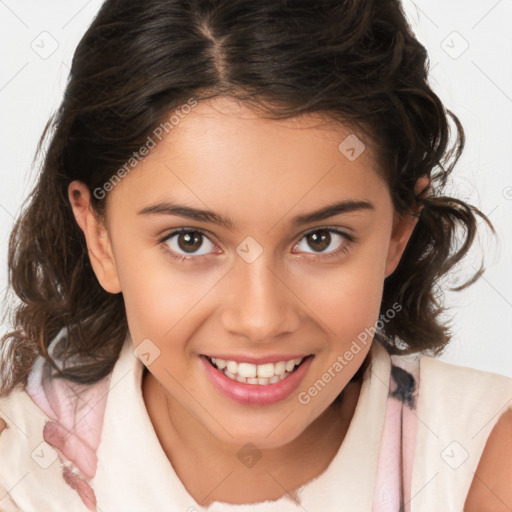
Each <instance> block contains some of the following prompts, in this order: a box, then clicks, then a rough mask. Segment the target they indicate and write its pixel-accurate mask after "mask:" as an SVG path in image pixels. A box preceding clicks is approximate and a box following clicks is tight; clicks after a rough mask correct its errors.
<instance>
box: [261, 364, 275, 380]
mask: <svg viewBox="0 0 512 512" xmlns="http://www.w3.org/2000/svg"><path fill="white" fill-rule="evenodd" d="M274 375H275V374H274V363H267V364H259V365H258V377H266V378H268V379H270V377H273V376H274Z"/></svg>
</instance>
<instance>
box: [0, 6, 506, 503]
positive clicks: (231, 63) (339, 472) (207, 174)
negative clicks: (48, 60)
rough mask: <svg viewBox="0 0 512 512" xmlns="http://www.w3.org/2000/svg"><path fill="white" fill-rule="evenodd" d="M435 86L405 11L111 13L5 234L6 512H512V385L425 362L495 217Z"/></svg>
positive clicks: (82, 59)
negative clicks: (465, 184) (458, 177)
mask: <svg viewBox="0 0 512 512" xmlns="http://www.w3.org/2000/svg"><path fill="white" fill-rule="evenodd" d="M426 69H427V55H426V51H425V49H424V48H423V47H422V46H421V45H420V44H419V43H418V41H417V40H416V39H415V38H414V36H413V34H412V32H411V30H410V28H409V26H408V25H407V22H406V20H405V17H404V14H403V12H402V10H401V7H400V4H399V3H398V2H397V1H388V0H379V1H371V0H365V1H356V0H341V1H340V0H336V1H331V0H322V1H318V0H315V1H309V2H298V1H297V2H287V1H284V0H283V1H277V0H272V1H267V0H262V1H259V2H248V1H246V0H236V1H233V0H230V1H220V0H218V1H209V2H202V1H195V0H192V1H188V2H180V1H177V0H165V1H164V0H149V1H146V2H140V1H135V0H117V1H116V0H107V1H106V2H105V4H104V5H103V7H102V9H101V11H100V12H99V14H98V15H97V17H96V18H95V20H94V21H93V23H92V25H91V27H90V28H89V29H88V30H87V32H86V34H85V35H84V37H83V39H82V40H81V42H80V44H79V45H78V48H77V50H76V53H75V56H74V59H73V65H72V69H71V74H70V78H69V83H68V86H67V88H66V92H65V97H64V99H63V101H62V104H61V106H60V108H59V110H58V112H57V114H56V115H55V116H54V118H53V120H52V121H51V122H49V124H48V125H47V128H46V130H45V133H44V134H43V137H42V141H43V140H46V138H47V137H49V139H50V140H49V147H48V150H47V153H46V157H45V161H44V165H43V167H42V169H41V172H40V175H39V180H38V182H37V184H36V186H35V188H34V190H33V192H32V194H31V195H30V198H29V204H28V205H27V207H26V208H25V210H24V212H23V213H22V215H21V216H20V218H19V219H18V221H17V223H16V225H15V227H14V229H13V231H12V234H11V239H10V248H9V270H10V274H9V277H10V284H11V286H12V287H13V290H14V291H15V292H16V294H17V296H18V297H19V299H20V304H17V305H16V307H15V314H14V316H13V330H12V331H11V332H9V333H7V335H6V336H5V337H4V339H3V347H2V350H3V361H2V377H3V379H2V388H1V392H2V399H1V400H0V418H1V419H0V510H2V511H8V512H13V511H23V512H35V511H37V512H41V511H49V510H51V511H52V512H57V511H66V512H69V511H75V510H76V511H85V510H98V511H121V510H122V511H123V512H126V511H145V510H148V511H154V510H158V511H173V512H174V511H188V512H192V511H199V510H208V511H210V512H211V511H214V512H215V511H258V512H260V511H283V512H286V511H288V510H290V511H291V510H310V511H318V510H321V511H323V512H329V511H334V510H340V509H341V508H343V509H344V510H351V511H368V510H377V511H393V512H395V511H396V512H398V511H399V510H406V511H414V512H415V511H429V512H431V511H434V510H456V511H460V510H464V511H466V512H468V511H473V510H478V511H480V512H481V511H485V510H492V511H494V512H495V511H496V510H509V509H510V508H511V507H512V492H511V487H512V486H510V482H511V481H512V464H511V460H512V447H511V439H512V410H511V407H512V379H509V378H506V377H504V376H501V375H497V374H493V373H488V372H481V371H478V370H473V369H470V368H463V367H459V366H456V365H450V364H447V363H443V362H441V361H439V360H437V359H435V355H437V354H439V353H440V352H441V351H442V349H443V348H444V347H445V346H446V345H447V343H449V340H450V336H449V330H448V327H447V326H446V325H445V324H443V322H442V320H441V318H440V314H441V313H442V311H443V307H442V298H441V297H440V296H439V291H440V290H439V283H440V279H441V278H442V277H443V276H445V275H446V273H447V272H448V271H449V270H450V269H451V268H453V266H454V265H455V264H456V263H458V262H459V261H460V260H461V259H462V258H463V256H464V255H465V254H466V253H467V251H468V249H469V247H470V246H471V243H472V241H473V238H474V236H475V232H476V220H477V217H478V216H480V217H481V218H482V219H483V220H484V221H486V222H487V223H488V224H489V226H490V223H489V222H488V219H486V217H485V216H484V215H483V214H482V213H481V212H479V210H477V209H476V208H475V207H473V206H471V205H468V204H465V203H464V202H462V201H460V200H457V199H454V198H451V197H446V196H444V195H443V186H444V185H445V183H446V180H447V178H448V176H449V174H450V172H451V171H452V169H453V166H454V165H455V163H456V161H457V159H458V157H459V155H460V153H461V151H462V149H463V147H464V132H463V129H462V127H461V125H460V123H459V120H458V119H457V117H456V116H455V115H453V114H452V113H450V112H447V111H446V110H445V109H444V108H443V105H442V104H441V102H440V100H439V98H438V97H437V96H436V95H435V94H434V92H433V91H432V90H431V89H430V87H429V85H428V83H427V73H426ZM449 119H451V120H452V121H453V123H454V124H453V127H454V128H455V135H456V137H455V141H454V146H453V147H450V146H449V144H448V139H449V131H450V127H451V126H450V124H449ZM42 141H41V142H42ZM491 228H492V226H491Z"/></svg>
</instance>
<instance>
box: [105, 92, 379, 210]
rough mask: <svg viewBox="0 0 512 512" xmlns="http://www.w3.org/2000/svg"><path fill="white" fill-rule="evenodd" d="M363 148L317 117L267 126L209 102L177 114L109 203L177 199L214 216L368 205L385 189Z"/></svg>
mask: <svg viewBox="0 0 512 512" xmlns="http://www.w3.org/2000/svg"><path fill="white" fill-rule="evenodd" d="M365 142H366V143H367V144H365ZM368 143H369V141H368V140H366V139H365V138H364V136H361V135H356V134H354V133H352V131H351V130H350V129H349V128H348V127H345V126H342V125H340V124H339V123H334V122H333V121H331V120H330V119H329V118H327V117H325V116H322V115H320V114H306V115H300V116H296V117H293V118H290V119H285V120H273V119H266V118H264V117H261V115H258V114H257V113H256V112H255V111H254V110H252V109H250V108H249V107H247V106H246V105H244V104H243V103H240V102H237V101H235V100H233V99H231V98H227V97H215V98H213V99H209V100H204V101H200V102H198V103H197V105H196V106H194V107H191V109H190V111H188V113H186V114H181V116H180V117H179V121H178V122H176V123H175V124H174V125H173V127H172V129H171V130H170V131H169V132H168V134H167V135H165V137H164V138H163V139H162V140H161V141H160V142H158V144H157V145H156V147H155V148H154V149H152V150H151V152H150V154H149V155H148V156H146V157H145V158H144V159H143V160H142V161H141V162H140V163H139V164H138V165H137V166H135V168H134V169H133V170H132V171H131V172H130V173H129V174H127V175H126V177H125V178H123V180H122V181H121V183H120V184H119V185H117V186H116V187H115V189H114V190H113V192H112V193H111V195H112V196H113V199H115V198H116V197H117V198H120V199H122V198H124V199H125V200H126V201H129V203H130V205H131V207H132V208H133V209H137V210H140V209H141V208H144V207H145V206H147V204H148V203H149V202H151V201H153V202H154V201H157V200H166V199H176V198H179V199H181V200H187V201H189V202H190V203H191V206H192V203H194V204H193V206H197V207H205V205H208V207H210V208H211V209H214V210H216V211H218V210H224V211H225V208H226V206H227V205H232V207H233V208H234V210H235V211H237V210H238V211H239V212H244V211H245V212H246V213H247V211H251V208H252V211H261V210H262V209H268V208H269V207H270V206H271V205H272V207H273V208H275V212H274V214H279V210H282V211H283V213H284V211H287V210H290V209H291V208H292V207H293V205H294V204H297V205H298V204H299V203H300V205H301V206H302V209H298V210H297V213H298V212H300V211H302V210H304V209H306V208H307V207H308V206H311V207H312V208H315V207H318V205H319V204H320V203H329V202H330V203H333V202H335V201H339V200H343V199H369V198H370V197H372V198H373V199H372V202H375V199H376V196H378V195H379V194H381V193H382V190H383V187H384V186H385V183H384V182H383V180H382V178H381V177H380V175H379V173H378V171H377V164H376V160H375V158H374V156H373V153H372V150H371V148H370V147H369V144H368ZM350 149H353V150H354V151H352V153H351V152H350V151H349V152H347V150H350ZM354 152H355V156H356V158H355V159H354V158H353V156H354ZM109 202H110V198H109ZM237 207H238V208H237ZM231 216H232V217H236V215H231Z"/></svg>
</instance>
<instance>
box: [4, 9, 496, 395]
mask: <svg viewBox="0 0 512 512" xmlns="http://www.w3.org/2000/svg"><path fill="white" fill-rule="evenodd" d="M428 66H429V59H428V55H427V52H426V49H425V48H424V47H423V46H422V45H421V44H420V43H419V42H418V40H417V39H416V38H415V36H414V34H413V32H412V30H411V28H410V26H409V24H408V22H407V20H406V17H405V14H404V12H403V8H402V6H401V4H400V3H399V1H398V0H309V1H305V0H258V1H254V0H208V1H203V0H145V1H143V2H141V1H140V0H106V1H105V3H104V4H103V5H102V7H101V9H100V11H99V12H98V14H97V15H96V17H95V18H94V20H93V22H92V24H91V25H90V27H89V28H88V29H87V31H86V33H85V34H84V36H83V38H82V39H81V40H80V42H79V44H78V46H77V48H76V51H75V53H74V57H73V61H72V67H71V72H70V75H69V78H68V82H67V85H66V89H65V94H64V97H63V99H62V102H61V104H60V106H59V108H58V109H57V111H56V112H55V113H54V114H53V115H52V116H51V118H50V120H49V121H48V123H47V125H46V127H45V129H44V132H43V134H42V136H41V138H40V140H39V144H38V147H37V153H36V154H39V153H40V152H41V151H42V147H43V144H44V143H46V142H47V143H48V146H47V150H46V152H45V156H44V159H43V161H42V164H41V168H40V171H39V172H38V177H37V180H36V184H35V186H34V188H33V189H32V191H31V192H30V194H29V196H28V198H27V200H26V203H25V204H24V207H23V210H22V212H21V213H20V215H19V217H18V218H17V220H16V222H15V225H14V227H13V229H12V232H11V234H10V238H9V251H8V270H9V274H8V279H9V287H10V288H12V290H13V291H14V293H15V294H16V296H17V298H18V299H19V301H18V303H17V304H16V305H15V306H14V307H13V308H12V316H11V319H10V323H11V324H12V325H13V328H12V330H11V331H9V332H7V334H5V336H4V337H3V339H2V347H1V348H2V354H3V357H2V362H1V366H0V376H1V377H2V378H1V380H2V382H1V387H0V395H6V394H8V393H9V392H10V391H11V390H12V389H13V388H14V387H15V386H17V385H25V384H26V379H27V377H28V374H29V372H30V370H31V367H32V364H33V362H34V360H35V358H36V357H37V356H38V355H42V356H43V357H44V358H45V359H46V360H47V361H48V362H49V363H50V364H51V365H52V366H53V367H54V368H55V369H56V370H58V372H57V374H58V375H59V376H60V377H63V378H68V379H70V380H72V381H74V382H77V383H82V384H89V383H93V382H95V381H97V380H99V379H101V378H102V377H104V376H105V375H107V374H108V373H109V372H110V371H111V370H112V368H113V366H114V364H115V362H116V360H117V358H118V355H119V352H120V349H121V347H122V344H123V342H124V340H125V337H126V334H127V329H128V327H127V321H126V314H125V308H124V302H123V296H122V294H121V293H119V294H111V293H108V292H106V291H105V290H104V289H103V288H102V287H101V285H100V284H99V282H98V280H97V278H96V276H95V274H94V272H93V269H92V267H91V264H90V261H89V258H88V253H87V247H86V244H85V238H84V236H83V233H82V232H81V230H80V228H79V227H78V225H77V223H76V220H75V218H74V215H73V212H72V209H71V205H70V203H69V200H68V196H67V190H68V185H69V183H70V182H71V181H73V180H81V181H82V182H84V183H85V184H86V185H87V186H88V187H89V189H90V190H91V191H93V190H95V189H97V188H98V187H102V186H103V185H104V184H105V183H106V182H107V181H108V180H109V179H111V178H112V176H113V175H114V174H115V172H116V170H118V169H119V168H121V167H122V166H123V165H124V164H125V162H126V161H127V160H128V159H129V158H130V157H131V155H132V154H133V153H134V152H136V151H137V150H138V149H139V148H140V147H141V146H143V145H144V144H145V142H146V141H147V138H148V136H151V134H152V133H153V132H154V130H155V128H156V127H158V126H159V125H160V124H161V123H162V122H165V120H166V119H167V117H168V116H169V112H172V111H173V110H175V109H178V108H180V106H182V105H183V104H185V103H186V101H187V100H188V99H189V98H191V97H192V98H194V99H195V100H196V101H201V100H203V99H206V98H211V97H214V96H216V95H221V94H222V95H227V96H230V97H232V98H236V99H238V100H240V101H243V102H245V104H247V105H248V106H251V107H252V108H254V109H255V111H257V112H258V113H259V114H260V115H262V116H266V117H268V118H269V119H286V118H289V117H292V116H296V115H300V114H308V113H314V112H317V113H320V114H323V115H324V116H325V117H326V118H327V119H330V120H332V121H334V122H340V123H341V124H342V125H343V126H348V127H350V128H351V129H352V130H353V132H354V133H357V134H359V135H360V138H362V139H363V140H364V141H365V143H367V144H368V145H371V146H372V148H375V150H376V152H377V155H378V164H379V172H382V174H383V175H384V176H385V178H386V181H387V183H388V184H389V188H390V191H391V195H392V199H393V204H394V206H395V208H396V211H397V212H398V213H400V214H403V215H411V214H415V213H414V212H417V211H418V210H419V207H422V208H421V211H420V213H419V214H415V215H418V216H419V218H418V222H417V225H416V227H415V229H414V232H413V234H412V237H411V239H410V241H409V243H408V245H407V247H406V250H405V252H404V254H403V256H402V259H401V261H400V263H399V265H398V267H397V269H396V270H395V272H394V273H393V274H392V275H391V276H389V277H388V278H387V279H386V280H385V283H384V292H383V297H382V305H381V313H384V312H385V311H386V310H388V309H389V308H390V307H391V306H392V305H393V304H395V303H397V302H398V303H399V304H401V306H402V310H401V311H400V314H397V315H395V316H394V318H392V319H389V321H387V322H386V323H385V325H384V327H383V328H382V329H379V331H378V332H377V334H376V336H377V337H378V339H380V340H381V341H382V342H383V343H384V345H385V346H386V348H387V350H388V352H389V353H396V354H399V353H412V352H419V351H423V350H430V351H432V352H433V353H435V354H437V353H439V351H441V350H442V349H443V347H444V346H445V345H446V344H447V343H448V342H449V340H450V330H449V327H448V326H447V324H446V322H444V323H443V322H442V321H441V319H440V317H439V315H440V314H441V313H442V312H443V310H444V307H443V304H442V300H441V299H440V291H442V290H440V285H439V283H440V280H441V278H442V277H443V276H444V275H445V274H446V273H447V272H448V271H449V270H450V269H451V268H452V267H454V265H456V264H457V263H458V262H459V261H460V260H461V259H462V258H463V257H464V255H465V254H466V253H467V252H468V250H469V248H470V246H471V244H472V242H473V240H474V237H475V235H476V228H477V224H476V221H477V216H480V217H481V218H483V219H484V220H485V222H486V223H487V224H488V225H489V227H490V228H491V230H493V228H492V225H491V224H490V222H489V220H488V219H487V218H486V217H485V216H484V215H483V214H482V213H481V212H480V211H479V210H478V209H477V208H475V207H474V206H472V205H469V204H466V203H465V202H464V201H461V200H459V199H456V198H453V197H448V196H445V195H444V193H443V189H444V187H445V185H446V182H447V179H448V176H449V175H450V172H451V171H452V168H453V166H454V165H455V163H456V162H457V160H458V158H459V156H460V154H461V152H462V150H463V148H464V143H465V139H464V131H463V128H462V126H461V123H460V121H459V119H458V118H457V117H456V116H455V115H454V114H453V113H452V112H450V111H448V110H446V109H445V108H444V106H443V104H442V102H441V101H440V99H439V98H438V96H437V95H436V94H435V93H434V92H433V90H432V89H431V88H430V86H429V84H428ZM450 119H451V120H452V123H450V122H449V121H450ZM450 132H451V133H450ZM450 134H452V135H454V137H453V138H454V142H453V144H452V145H450V144H449V138H450ZM422 176H427V177H429V178H430V185H429V187H428V188H427V189H425V190H423V191H420V192H419V193H415V192H414V185H415V183H416V181H417V180H418V178H420V177H422ZM108 197H109V196H108V194H106V195H105V197H103V196H102V197H97V195H95V194H91V201H92V203H91V204H92V207H93V209H94V211H95V212H96V213H97V215H98V218H103V217H104V215H105V212H106V208H105V206H106V201H107V199H108ZM493 231H494V230H493ZM481 271H482V269H480V270H479V271H478V272H477V274H476V275H475V276H474V277H473V278H472V279H470V280H469V282H467V283H465V284H464V285H462V286H461V287H459V289H461V288H462V287H464V286H467V285H468V284H470V283H471V282H472V281H474V280H475V279H476V278H478V276H479V275H480V273H481ZM61 329H65V331H66V332H67V336H65V337H63V338H62V342H61V343H60V344H59V345H58V347H57V350H56V351H55V352H52V354H53V355H51V354H49V352H48V347H49V344H50V342H51V341H52V339H54V337H55V336H56V335H57V334H58V333H59V332H60V331H61ZM53 357H58V358H59V359H62V360H64V361H67V362H68V363H67V364H66V365H65V366H64V368H62V369H59V367H58V366H57V365H56V363H55V361H54V359H53ZM362 369H363V368H362V367H361V368H360V370H362ZM360 376H361V371H358V373H357V375H356V376H355V377H360Z"/></svg>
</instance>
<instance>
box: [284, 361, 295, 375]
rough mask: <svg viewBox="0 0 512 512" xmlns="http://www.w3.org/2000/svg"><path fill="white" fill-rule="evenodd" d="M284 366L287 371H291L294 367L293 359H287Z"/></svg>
mask: <svg viewBox="0 0 512 512" xmlns="http://www.w3.org/2000/svg"><path fill="white" fill-rule="evenodd" d="M284 367H285V370H286V371H287V372H291V371H292V370H293V368H294V367H295V359H293V360H291V361H287V362H286V364H285V366H284Z"/></svg>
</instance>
